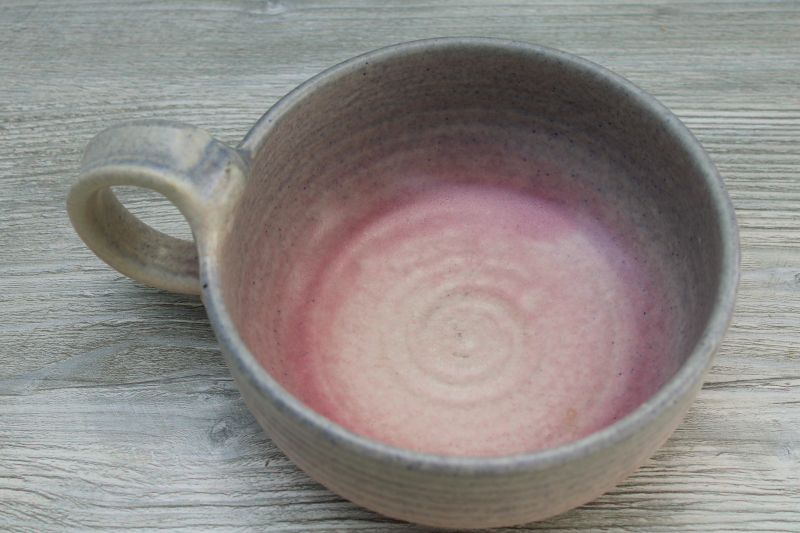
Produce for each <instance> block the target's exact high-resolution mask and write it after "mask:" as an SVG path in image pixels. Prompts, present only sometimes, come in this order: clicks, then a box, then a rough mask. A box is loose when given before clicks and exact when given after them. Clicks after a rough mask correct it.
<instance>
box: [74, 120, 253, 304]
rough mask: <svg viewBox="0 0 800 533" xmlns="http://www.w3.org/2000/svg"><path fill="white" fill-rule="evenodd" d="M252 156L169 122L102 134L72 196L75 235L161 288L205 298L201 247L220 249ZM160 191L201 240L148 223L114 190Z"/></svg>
mask: <svg viewBox="0 0 800 533" xmlns="http://www.w3.org/2000/svg"><path fill="white" fill-rule="evenodd" d="M248 163H249V156H248V155H247V154H246V153H244V152H239V151H237V150H234V149H232V148H229V147H228V146H227V145H225V144H223V143H221V142H219V141H217V140H216V139H214V138H213V137H212V136H211V135H210V134H209V133H208V132H206V131H205V130H202V129H199V128H196V127H194V126H189V125H186V124H180V123H175V122H169V121H164V120H138V121H134V122H128V123H125V124H120V125H118V126H114V127H111V128H109V129H107V130H105V131H102V132H100V133H99V134H98V135H97V136H96V137H95V138H94V139H92V141H91V142H90V143H89V146H88V147H87V148H86V152H85V153H84V157H83V167H82V172H81V174H80V175H79V176H78V178H77V179H76V180H75V182H74V183H73V184H72V187H71V188H70V190H69V194H68V195H67V213H68V214H69V218H70V221H71V222H72V225H73V226H74V227H75V231H76V232H77V233H78V235H80V237H81V238H82V239H83V241H84V242H85V243H86V245H87V246H88V247H89V248H90V249H91V250H92V251H93V252H94V253H95V254H97V256H98V257H100V258H101V259H102V260H103V261H105V262H106V263H108V264H109V265H111V266H112V267H114V268H115V269H116V270H118V271H119V272H121V273H123V274H125V275H126V276H128V277H131V278H133V279H135V280H137V281H141V282H143V283H146V284H148V285H152V286H153V287H157V288H160V289H166V290H170V291H175V292H183V293H187V294H200V292H201V287H200V277H199V276H200V274H199V266H198V248H199V249H200V250H199V251H202V250H203V249H204V248H205V249H209V248H210V247H213V246H215V245H216V242H217V238H218V236H219V234H220V233H221V232H222V231H223V230H224V229H225V228H226V226H227V224H228V223H229V222H230V220H231V215H232V212H233V209H234V207H235V206H236V204H237V202H238V199H239V197H240V196H241V193H242V190H243V188H244V184H245V181H246V179H247V168H248ZM115 185H133V186H138V187H146V188H148V189H153V190H155V191H157V192H159V193H161V194H163V195H164V196H166V197H167V198H168V199H169V200H170V201H171V202H172V203H173V204H175V206H176V207H177V208H178V210H180V212H181V213H183V215H184V216H185V217H186V220H187V221H188V222H189V227H190V228H191V230H192V235H193V236H194V239H195V242H189V241H184V240H182V239H176V238H174V237H170V236H169V235H166V234H164V233H161V232H160V231H157V230H155V229H153V228H151V227H150V226H148V225H147V224H145V223H143V222H142V221H140V220H139V219H138V218H136V217H135V216H134V215H133V214H131V213H130V212H129V211H128V210H127V209H126V208H125V206H123V205H122V203H120V201H119V200H118V199H117V197H116V196H114V193H113V192H112V191H111V188H110V187H112V186H115Z"/></svg>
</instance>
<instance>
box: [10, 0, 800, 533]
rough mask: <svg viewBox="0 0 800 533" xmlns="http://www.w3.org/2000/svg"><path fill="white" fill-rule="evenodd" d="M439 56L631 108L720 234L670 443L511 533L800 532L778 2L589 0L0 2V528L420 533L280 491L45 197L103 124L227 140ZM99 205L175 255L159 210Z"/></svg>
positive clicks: (325, 498) (267, 458)
mask: <svg viewBox="0 0 800 533" xmlns="http://www.w3.org/2000/svg"><path fill="white" fill-rule="evenodd" d="M447 35H481V36H494V37H506V38H513V39H519V40H525V41H531V42H536V43H540V44H544V45H549V46H553V47H556V48H560V49H562V50H566V51H568V52H572V53H575V54H578V55H581V56H583V57H586V58H588V59H590V60H593V61H596V62H598V63H600V64H602V65H604V66H606V67H608V68H610V69H612V70H614V71H616V72H618V73H620V74H622V75H623V76H625V77H627V78H629V79H631V80H632V81H633V82H635V83H637V84H638V85H640V86H642V87H643V88H644V89H645V90H647V91H649V92H650V93H652V94H653V95H655V96H656V97H657V98H659V99H660V100H661V101H662V102H664V103H665V104H666V105H667V106H669V107H670V108H671V109H673V110H674V111H675V112H676V114H677V115H678V116H679V117H680V118H682V119H683V120H684V121H685V122H686V124H687V125H688V126H689V127H690V128H691V129H692V130H693V131H694V132H695V134H696V135H697V136H698V138H699V139H700V141H701V142H702V143H703V145H704V146H705V147H706V149H707V150H708V151H709V153H710V154H711V156H712V158H713V159H714V160H715V162H716V163H717V165H718V167H719V169H720V171H721V173H722V175H723V177H724V179H725V181H726V183H727V185H728V187H729V190H730V194H731V196H732V198H733V202H734V204H735V207H736V210H737V214H738V217H739V223H740V226H741V237H742V245H743V267H744V273H743V278H742V285H741V291H740V297H739V303H738V306H737V312H736V316H735V318H734V321H733V325H732V327H731V330H730V332H729V334H728V336H727V339H726V341H725V343H724V346H723V348H722V350H721V352H720V354H719V357H718V359H717V363H716V365H715V367H714V368H713V370H712V372H711V374H710V376H709V379H708V383H707V385H706V386H705V387H704V388H703V390H702V392H701V394H700V396H699V399H698V400H697V402H696V404H695V406H694V408H693V409H692V410H691V412H690V413H689V415H688V417H687V419H686V421H685V422H684V423H683V425H681V427H680V428H679V429H678V431H677V432H676V434H675V435H674V436H673V438H671V439H670V440H669V441H668V442H667V444H666V445H665V446H664V447H663V448H662V449H661V450H660V451H659V452H658V453H657V454H656V455H655V457H653V459H652V460H650V461H649V462H648V463H647V464H646V465H645V466H643V467H642V468H641V469H640V470H639V471H637V472H636V473H635V474H634V475H633V476H631V477H630V478H629V479H628V480H627V481H626V482H624V483H623V484H622V485H621V486H619V487H618V488H616V489H615V490H613V491H612V492H610V493H608V494H606V495H604V496H602V497H600V498H598V499H597V500H596V501H594V502H591V503H589V504H588V505H585V506H583V507H581V508H579V509H576V510H574V511H572V512H569V513H566V514H564V515H562V516H559V517H556V518H553V519H551V520H548V521H546V522H541V523H537V524H531V525H529V526H525V527H520V528H513V531H570V532H589V531H598V530H603V531H628V532H676V533H677V532H681V533H683V532H687V531H689V532H691V531H794V532H797V531H800V4H798V3H797V2H738V1H720V2H715V3H712V2H689V1H685V2H670V3H666V2H663V3H662V2H636V1H620V2H602V1H600V0H582V1H579V0H569V1H564V2H549V3H545V2H533V1H528V2H521V1H512V0H509V1H491V0H447V1H439V2H430V1H427V2H421V1H416V0H409V1H405V0H396V1H395V2H393V3H384V2H381V1H378V0H334V1H329V2H326V1H323V0H285V1H267V2H263V1H258V2H256V1H246V0H239V1H233V0H232V1H223V0H214V1H212V0H192V1H188V0H186V1H184V0H168V1H144V2H142V1H127V0H125V1H122V0H119V1H116V2H111V1H108V2H106V1H100V0H67V1H58V0H49V1H40V2H32V1H31V2H26V1H10V0H0V530H2V531H20V532H27V531H30V532H49V531H92V530H97V531H110V530H117V529H120V530H123V531H124V530H137V531H154V530H164V531H339V530H342V531H344V530H347V531H351V530H352V531H369V532H388V531H422V530H423V528H417V527H415V526H410V525H408V524H403V523H400V522H395V521H392V520H389V519H385V518H382V517H380V516H377V515H375V514H373V513H371V512H368V511H365V510H362V509H360V508H358V507H356V506H355V505H353V504H351V503H349V502H346V501H343V500H341V499H340V498H338V497H337V496H335V495H333V494H331V493H330V492H328V491H327V490H325V489H323V488H321V487H320V486H319V485H317V484H316V483H315V482H313V481H311V480H309V479H308V478H307V477H306V476H305V475H304V474H303V473H301V472H299V471H298V470H297V469H296V468H295V467H294V466H293V465H292V464H291V463H290V462H289V461H288V460H287V459H286V458H285V457H284V456H283V455H282V454H281V452H279V451H278V450H277V449H276V448H275V446H274V445H273V444H272V443H271V442H270V440H269V439H268V438H267V437H266V436H265V434H264V433H263V432H262V431H261V429H260V428H259V427H258V426H257V425H256V423H255V422H254V420H253V418H252V417H251V416H250V414H249V413H248V411H247V409H246V408H245V406H244V405H243V403H242V401H241V399H240V397H239V395H238V393H237V391H236V389H235V387H234V385H233V383H232V381H231V378H230V376H229V374H228V371H227V370H226V368H225V365H224V363H223V361H222V358H221V355H220V352H219V350H218V348H217V345H216V342H215V339H214V336H213V334H212V332H211V329H210V326H209V323H208V320H207V318H206V316H205V313H204V310H203V307H202V305H201V304H200V301H199V299H197V298H195V297H186V296H180V295H175V294H170V293H166V292H163V291H158V290H155V289H151V288H149V287H145V286H143V285H141V284H138V283H136V282H133V281H131V280H129V279H127V278H125V277H123V276H121V275H119V274H117V273H116V272H114V271H113V270H111V269H110V268H109V267H107V266H106V265H105V264H104V263H102V262H101V261H100V260H98V259H97V258H96V257H95V256H94V255H92V254H91V252H89V251H88V250H87V249H86V248H85V247H84V245H83V244H82V242H81V241H80V240H79V239H78V237H77V236H76V235H75V234H74V232H73V230H72V228H71V226H70V224H69V221H68V220H67V217H66V214H65V209H64V199H65V194H66V190H67V187H68V186H69V184H70V182H71V180H72V178H73V176H74V175H75V174H76V171H77V169H78V167H79V162H80V157H81V153H82V150H83V148H84V147H85V145H86V143H87V142H88V141H89V139H90V138H91V137H92V136H93V135H94V134H95V133H97V132H98V131H100V130H101V129H103V128H104V127H106V126H109V125H112V124H114V123H117V122H120V121H124V120H128V119H133V118H140V117H162V118H168V119H174V120H180V121H184V122H189V123H192V124H195V125H197V126H201V127H204V128H206V129H208V130H209V131H211V133H213V134H214V135H216V136H217V137H218V138H219V139H221V140H223V141H225V142H228V143H230V144H236V143H237V142H238V141H239V140H240V139H241V137H242V136H243V135H244V134H245V133H246V132H247V130H248V128H249V127H250V126H251V125H252V124H253V123H254V122H255V121H256V119H258V117H259V116H260V115H261V114H262V113H263V112H264V111H266V110H267V109H268V108H269V106H270V105H271V104H273V103H274V102H275V101H276V100H277V99H278V98H279V97H280V96H282V95H283V94H285V93H287V92H288V91H289V90H291V89H292V88H293V87H295V86H296V85H298V84H299V83H301V82H302V81H304V80H305V79H307V78H308V77H310V76H312V75H313V74H315V73H317V72H319V71H321V70H323V69H325V68H327V67H329V66H332V65H334V64H336V63H338V62H340V61H342V60H345V59H347V58H349V57H351V56H354V55H357V54H359V53H362V52H367V51H369V50H372V49H375V48H378V47H381V46H384V45H389V44H393V43H396V42H402V41H408V40H413V39H420V38H426V37H436V36H447ZM121 193H122V195H123V196H124V198H125V202H126V204H127V205H129V206H130V207H131V209H132V210H133V211H135V212H136V213H138V214H140V215H141V216H142V217H143V218H144V219H145V220H147V221H149V222H150V223H151V224H153V225H154V226H156V227H158V228H159V229H162V230H166V231H169V232H170V233H172V234H175V235H186V233H187V228H186V225H185V223H184V222H183V220H182V219H181V217H180V215H178V214H177V212H176V210H175V209H173V208H172V207H171V206H169V205H167V204H166V203H165V202H164V201H162V200H160V199H159V198H157V197H154V196H153V195H150V194H145V193H143V192H142V191H138V190H123V191H121ZM267 463H268V464H267Z"/></svg>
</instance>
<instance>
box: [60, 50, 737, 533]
mask: <svg viewBox="0 0 800 533" xmlns="http://www.w3.org/2000/svg"><path fill="white" fill-rule="evenodd" d="M83 165H84V166H83V173H82V174H81V176H80V177H79V178H78V180H77V181H76V182H75V184H74V185H73V187H72V189H71V190H70V194H69V197H68V201H67V205H68V211H69V215H70V218H71V220H72V222H73V224H74V226H75V229H76V230H77V232H78V233H79V234H80V235H81V237H82V238H83V239H84V241H85V242H86V243H87V245H88V246H89V247H90V248H91V249H92V250H93V251H95V253H97V255H99V256H100V257H101V258H102V259H104V260H105V261H107V262H108V263H109V264H111V265H112V266H113V267H114V268H117V269H118V270H119V271H121V272H123V273H125V274H127V275H129V276H131V277H133V278H135V279H138V280H140V281H143V282H145V283H149V284H151V285H154V286H157V287H161V288H165V289H168V290H176V291H181V292H189V293H201V294H202V297H203V301H204V303H205V305H206V308H207V311H208V314H209V317H210V319H211V323H212V325H213V327H214V330H215V332H216V335H217V338H218V340H219V342H220V345H221V346H222V350H223V353H224V354H225V357H226V359H227V362H228V365H229V367H230V370H231V373H232V375H233V377H234V379H235V381H236V383H237V386H238V387H239V390H240V391H241V393H242V396H243V398H244V400H245V402H246V403H247V405H248V407H249V408H250V410H251V411H252V413H253V415H254V416H255V417H256V419H257V420H258V421H259V423H260V424H261V426H262V427H263V428H264V429H265V430H266V432H267V433H268V434H269V436H270V437H271V438H272V439H273V440H274V441H275V443H276V444H277V445H278V446H279V447H280V448H281V449H282V450H283V451H284V452H285V453H286V454H287V455H288V456H289V457H290V458H291V459H292V460H293V461H294V462H295V463H296V464H297V465H298V466H299V467H300V468H302V469H303V470H305V471H306V472H307V473H308V474H309V475H311V476H312V477H314V478H315V479H317V480H318V481H319V482H321V483H322V484H324V485H325V486H327V487H328V488H330V489H331V490H333V491H335V492H337V493H338V494H340V495H342V496H343V497H345V498H348V499H350V500H352V501H354V502H356V503H358V504H360V505H363V506H365V507H367V508H370V509H373V510H375V511H378V512H380V513H383V514H385V515H388V516H391V517H395V518H399V519H402V520H408V521H412V522H418V523H422V524H428V525H434V526H444V527H454V528H479V527H493V526H508V525H515V524H521V523H525V522H530V521H534V520H539V519H543V518H546V517H549V516H553V515H555V514H558V513H561V512H563V511H566V510H568V509H571V508H574V507H576V506H578V505H581V504H583V503H585V502H587V501H590V500H591V499H593V498H595V497H597V496H598V495H600V494H602V493H603V492H605V491H607V490H608V489H610V488H612V487H613V486H614V485H616V484H617V483H619V482H620V481H622V480H623V479H624V478H625V477H626V476H628V475H629V474H630V473H631V472H632V471H634V470H635V469H636V468H637V467H639V466H640V465H641V464H642V463H643V462H644V461H646V460H647V458H648V457H650V455H651V454H652V453H653V452H654V451H655V450H656V449H657V448H658V447H659V446H660V445H661V444H662V443H663V442H664V441H665V440H666V439H667V437H668V436H669V435H670V434H671V433H672V431H673V430H674V429H675V427H676V426H677V425H678V424H679V422H680V421H681V419H682V418H683V416H684V414H685V413H686V411H687V410H688V408H689V406H690V404H691V402H692V400H693V399H694V397H695V395H696V394H697V391H698V390H699V389H700V387H701V385H702V382H703V378H704V376H705V374H706V372H707V371H708V369H709V367H710V366H711V363H712V360H713V356H714V353H715V352H716V350H717V348H718V346H719V344H720V342H721V341H722V337H723V335H724V333H725V330H726V329H727V326H728V323H729V321H730V318H731V315H732V312H733V306H734V300H735V295H736V289H737V285H738V279H739V242H738V233H737V228H736V221H735V218H734V214H733V209H732V207H731V204H730V201H729V199H728V196H727V193H726V191H725V188H724V185H723V183H722V180H721V179H720V177H719V175H718V173H717V171H716V169H715V168H714V166H713V164H712V163H711V161H710V160H709V158H708V156H707V155H706V154H705V152H704V151H703V149H702V148H701V146H700V145H699V143H698V142H697V141H696V140H695V139H694V138H693V137H692V135H691V134H690V132H689V131H688V130H687V129H686V128H685V127H684V126H683V125H682V124H681V123H680V121H679V120H678V119H677V118H676V117H675V116H674V115H672V114H671V113H670V112H669V111H668V110H667V109H665V108H664V107H663V106H662V105H660V104H659V103H658V102H656V101H655V100H654V99H653V98H651V97H650V96H648V95H647V94H645V93H643V92H642V91H641V90H640V89H638V88H637V87H635V86H634V85H632V84H631V83H629V82H627V81H625V80H624V79H622V78H620V77H618V76H616V75H614V74H613V73H610V72H608V71H606V70H604V69H603V68H601V67H599V66H597V65H594V64H592V63H589V62H587V61H585V60H582V59H580V58H576V57H574V56H571V55H568V54H565V53H563V52H559V51H556V50H552V49H547V48H543V47H539V46H535V45H531V44H526V43H518V42H510V41H501V40H493V39H483V38H463V39H462V38H456V39H437V40H429V41H419V42H413V43H406V44H401V45H397V46H393V47H389V48H385V49H382V50H378V51H375V52H372V53H370V54H367V55H364V56H361V57H358V58H355V59H352V60H350V61H347V62H345V63H343V64H341V65H338V66H336V67H334V68H332V69H330V70H328V71H326V72H323V73H322V74H320V75H318V76H316V77H315V78H313V79H311V80H309V81H308V82H306V83H305V84H303V85H302V86H300V87H298V88H297V89H296V90H294V91H293V92H292V93H290V94H289V95H287V96H286V97H285V98H283V99H282V100H281V101H280V102H278V103H277V104H276V105H275V106H274V107H273V108H272V109H270V111H269V112H268V113H267V114H266V115H264V116H263V117H262V118H261V119H260V120H259V122H258V123H257V124H256V125H255V126H254V127H253V129H252V130H251V131H250V132H249V133H248V134H247V136H246V137H245V138H244V140H243V141H242V142H241V143H240V145H239V146H238V147H237V148H236V149H230V148H228V147H226V146H224V145H222V144H221V143H219V142H217V141H216V140H214V139H213V138H212V137H211V136H210V135H208V134H207V133H206V132H204V131H202V130H198V129H196V128H193V127H191V126H186V125H181V124H174V123H168V122H164V121H138V122H135V123H129V124H124V125H121V126H118V127H116V128H111V129H110V130H106V131H105V132H102V133H100V134H99V135H98V136H97V137H96V138H95V139H94V140H93V141H92V143H91V144H90V146H89V147H88V148H87V152H86V155H85V158H84V163H83ZM112 185H138V186H143V187H149V188H152V189H155V190H157V191H159V192H161V193H163V194H164V195H165V196H167V197H168V198H170V199H171V200H172V201H173V202H174V203H175V204H176V206H178V208H179V209H180V210H181V211H182V212H183V213H184V215H185V216H186V217H187V219H188V221H189V224H190V226H191V228H192V231H193V234H194V236H195V241H196V244H194V243H187V242H183V241H179V240H177V239H173V238H171V237H168V236H165V235H163V234H160V233H158V232H156V231H154V230H152V229H150V228H149V227H147V226H145V225H144V224H142V223H141V222H139V221H138V220H136V219H135V218H134V217H133V216H132V215H130V213H128V212H127V211H126V210H125V209H124V207H123V206H122V205H121V204H120V203H119V202H118V201H117V200H116V198H115V197H114V196H113V194H112V193H111V190H110V188H109V187H110V186H112ZM527 205H531V206H534V207H532V208H531V209H530V210H529V209H527V207H526V206H527ZM495 257H497V258H500V259H497V261H494V258H495ZM386 265H389V266H388V267H387V266H386ZM532 287H533V288H532ZM643 294H644V296H643ZM587 295H588V296H587ZM317 298H319V299H320V301H319V302H318V301H317ZM648 314H649V315H648ZM594 320H597V321H598V322H596V323H594V322H593V321H594ZM565 339H566V340H565ZM600 345H603V347H601V348H597V346H600ZM612 346H613V347H612ZM489 347H491V348H489ZM420 354H422V355H420ZM442 354H445V355H447V357H446V358H445V357H442ZM487 354H489V355H490V356H487ZM528 354H538V355H537V357H540V359H536V360H533V359H529V358H526V356H527V355H528ZM372 355H375V358H374V359H367V360H364V359H363V358H364V357H365V356H372ZM451 356H452V357H451ZM592 358H594V359H592ZM363 361H366V362H363ZM498 361H500V362H498ZM531 361H534V362H531ZM554 361H555V363H554ZM454 362H455V363H454ZM459 362H462V363H466V362H469V364H470V365H471V366H464V365H463V364H461V363H459ZM558 362H562V364H561V366H559V365H558V364H556V363H558ZM456 363H458V364H456ZM359 365H363V367H360V366H359ZM459 365H460V366H459ZM615 365H616V366H615ZM362 369H363V371H361V370H362ZM537 372H538V373H541V376H543V377H539V378H537V379H539V381H536V380H535V379H534V378H533V377H531V376H533V374H534V373H537ZM604 372H605V373H604ZM394 375H397V376H398V377H397V379H393V378H392V377H391V376H394ZM573 383H574V387H575V388H574V389H570V385H571V384H573ZM548 385H551V386H552V387H553V390H555V389H558V391H557V393H555V392H554V393H552V394H551V393H550V392H548V393H547V394H545V395H544V396H542V395H541V394H542V392H541V391H542V389H543V388H546V387H547V386H548ZM376 391H377V392H378V394H376ZM551 392H552V391H551ZM537 394H540V396H536V395H537ZM381 402H383V405H381ZM548 402H549V403H548ZM534 404H535V405H534ZM538 404H541V405H545V406H547V408H546V409H537V408H533V407H536V405H538ZM532 405H533V407H532ZM387 406H388V408H387ZM576 406H577V407H576ZM375 407H378V408H377V409H374V408H375ZM526 409H527V411H526ZM547 409H549V410H550V411H547ZM541 412H546V413H547V412H552V416H551V415H549V414H547V415H541ZM526 413H527V414H526ZM537 417H540V418H541V420H538V419H537ZM528 419H530V420H531V422H530V423H528ZM537 420H538V421H537ZM559 420H560V422H558V421H559ZM498 421H500V422H503V423H504V424H505V425H504V426H502V427H501V426H500V425H498ZM532 421H536V424H539V426H536V427H534V429H532V430H531V429H530V426H531V425H532V424H533V422H532ZM437 426H438V427H444V428H445V429H443V430H442V431H441V432H440V433H439V434H438V436H436V435H432V433H431V431H432V430H431V428H435V427H437ZM498 428H500V429H498ZM525 428H528V429H525ZM536 428H539V429H536ZM542 428H545V429H546V430H547V432H550V434H552V435H553V436H552V438H551V437H550V436H548V435H547V434H545V430H544V429H542ZM493 430H494V431H496V432H498V433H500V432H505V437H502V438H495V436H493V435H492V431H493ZM526 431H528V433H526ZM470 435H474V438H472V439H470V437H469V436H470ZM482 435H489V436H490V437H491V438H486V439H483V437H482ZM440 437H441V438H440Z"/></svg>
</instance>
